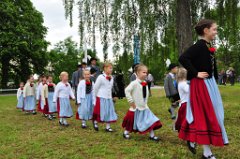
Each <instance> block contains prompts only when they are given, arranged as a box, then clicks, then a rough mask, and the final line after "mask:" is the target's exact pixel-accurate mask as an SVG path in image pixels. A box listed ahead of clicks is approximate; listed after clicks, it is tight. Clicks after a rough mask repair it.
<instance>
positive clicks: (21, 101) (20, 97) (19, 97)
mask: <svg viewBox="0 0 240 159" xmlns="http://www.w3.org/2000/svg"><path fill="white" fill-rule="evenodd" d="M19 87H20V88H18V90H17V100H18V103H17V109H23V104H24V98H23V87H24V82H21V83H20V84H19Z"/></svg>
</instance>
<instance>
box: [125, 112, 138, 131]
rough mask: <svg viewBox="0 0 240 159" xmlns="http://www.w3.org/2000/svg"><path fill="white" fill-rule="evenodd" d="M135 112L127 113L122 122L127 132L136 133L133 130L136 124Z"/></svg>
mask: <svg viewBox="0 0 240 159" xmlns="http://www.w3.org/2000/svg"><path fill="white" fill-rule="evenodd" d="M134 114H135V112H134V111H130V110H128V112H127V113H126V115H125V117H124V119H123V122H122V127H123V128H124V129H125V130H127V131H128V132H136V131H135V130H133V124H134Z"/></svg>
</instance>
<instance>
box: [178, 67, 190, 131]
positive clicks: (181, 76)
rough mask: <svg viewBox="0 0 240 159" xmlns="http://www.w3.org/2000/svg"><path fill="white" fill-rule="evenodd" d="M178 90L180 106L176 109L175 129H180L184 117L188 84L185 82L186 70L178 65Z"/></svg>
mask: <svg viewBox="0 0 240 159" xmlns="http://www.w3.org/2000/svg"><path fill="white" fill-rule="evenodd" d="M177 82H178V92H179V96H180V108H179V110H178V116H177V121H176V123H175V127H176V130H178V131H180V128H181V125H182V122H183V120H184V119H185V117H186V107H187V101H188V98H189V85H188V83H187V70H186V69H184V68H182V67H180V68H179V69H178V73H177Z"/></svg>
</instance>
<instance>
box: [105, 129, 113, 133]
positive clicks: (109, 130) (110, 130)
mask: <svg viewBox="0 0 240 159" xmlns="http://www.w3.org/2000/svg"><path fill="white" fill-rule="evenodd" d="M105 131H106V132H113V129H111V128H108V129H105Z"/></svg>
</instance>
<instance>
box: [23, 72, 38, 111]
mask: <svg viewBox="0 0 240 159" xmlns="http://www.w3.org/2000/svg"><path fill="white" fill-rule="evenodd" d="M33 82H34V78H33V76H32V75H30V76H29V78H28V81H27V83H26V84H25V86H24V88H23V97H24V107H23V110H24V111H26V113H29V112H31V113H32V114H33V115H35V114H37V113H36V99H35V85H34V83H33Z"/></svg>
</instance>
